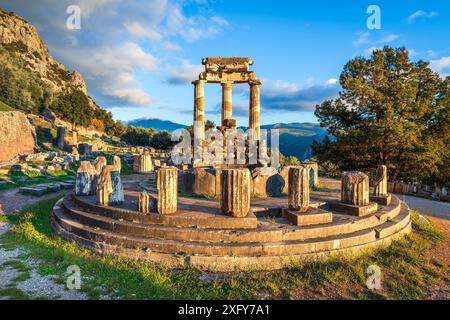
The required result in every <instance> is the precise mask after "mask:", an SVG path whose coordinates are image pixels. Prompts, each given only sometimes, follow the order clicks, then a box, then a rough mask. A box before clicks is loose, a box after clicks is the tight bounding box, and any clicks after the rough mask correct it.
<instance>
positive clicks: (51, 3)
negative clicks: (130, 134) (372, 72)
mask: <svg viewBox="0 0 450 320" xmlns="http://www.w3.org/2000/svg"><path fill="white" fill-rule="evenodd" d="M71 4H76V5H78V6H79V7H80V8H81V14H82V15H81V29H80V30H69V29H67V27H66V20H67V17H68V14H67V13H66V8H67V6H69V5H71ZM372 4H374V5H378V6H379V8H380V9H381V29H380V30H369V29H368V28H367V26H366V20H367V18H368V17H369V16H370V14H367V13H366V10H367V8H368V6H369V5H372ZM0 6H1V7H2V8H4V9H6V10H9V11H14V12H16V13H17V14H18V15H21V16H23V17H24V18H25V19H27V20H28V21H30V22H31V23H33V24H34V25H35V26H36V27H37V29H38V31H39V33H40V34H41V36H42V37H43V39H44V41H45V42H46V43H47V44H48V47H49V51H50V54H51V55H53V56H54V57H55V58H56V59H58V60H59V61H61V62H62V63H64V64H65V65H66V66H67V67H68V68H69V69H71V70H74V69H76V70H79V71H80V72H81V73H82V74H83V76H84V77H85V79H86V82H87V85H88V90H89V94H90V95H91V96H92V97H93V98H94V99H95V100H96V101H97V103H98V104H99V105H101V106H102V107H104V108H106V109H108V110H110V111H111V112H112V113H113V115H114V117H115V118H116V119H121V120H130V119H134V118H140V117H157V118H161V119H168V120H172V121H175V122H179V123H184V124H191V122H192V108H193V86H192V84H191V83H190V82H191V81H192V80H193V79H194V78H196V77H197V75H198V73H199V72H200V71H201V70H202V66H201V59H202V58H203V57H207V56H248V57H251V58H252V59H253V60H254V62H255V63H254V65H253V66H252V70H254V71H255V72H256V74H257V76H258V77H259V78H260V79H261V80H263V86H262V88H261V94H262V115H261V121H262V123H263V124H269V123H275V122H316V121H317V120H316V118H315V117H314V114H313V111H314V106H315V105H316V104H317V103H320V102H321V101H323V100H325V99H329V98H332V97H334V96H336V94H337V92H338V91H339V83H338V82H337V79H339V74H340V72H341V70H342V67H343V66H344V64H345V63H346V62H347V61H348V60H349V59H351V58H353V57H356V56H358V55H363V56H367V55H369V54H370V52H371V50H373V49H374V48H379V47H382V46H383V45H391V46H394V47H398V46H405V47H406V48H407V49H409V50H410V52H411V59H413V60H419V59H424V60H427V61H431V66H432V68H433V69H434V70H435V71H436V72H439V73H440V74H441V75H443V76H444V75H447V74H448V73H449V70H450V41H449V35H450V23H449V22H448V21H449V19H450V17H449V14H450V4H449V3H448V1H446V0H434V1H414V0H402V1H375V0H372V1H364V0H351V1H342V3H339V2H338V1H319V0H318V1H293V0H292V1H282V0H278V1H262V0H260V1H256V0H241V1H237V0H174V1H170V0H148V1H143V0H133V1H124V0H96V1H95V0H94V1H92V0H79V1H76V0H38V1H31V0H29V1H27V0H15V1H7V0H0ZM220 90H221V88H220V86H219V85H214V84H208V85H207V87H206V92H205V102H206V112H207V118H208V119H211V120H214V121H216V123H218V121H219V119H220V109H219V107H220V106H219V105H220ZM233 102H234V115H235V116H236V118H237V121H238V124H239V125H246V124H247V121H248V120H247V108H248V89H247V86H245V85H240V86H235V87H234V92H233Z"/></svg>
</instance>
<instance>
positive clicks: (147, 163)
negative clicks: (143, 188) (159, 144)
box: [133, 152, 153, 173]
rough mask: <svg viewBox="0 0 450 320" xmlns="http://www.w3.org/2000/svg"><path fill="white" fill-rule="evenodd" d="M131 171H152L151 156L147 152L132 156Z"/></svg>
mask: <svg viewBox="0 0 450 320" xmlns="http://www.w3.org/2000/svg"><path fill="white" fill-rule="evenodd" d="M133 171H134V172H136V173H150V172H152V171H153V164H152V157H151V156H150V154H148V153H147V152H144V154H139V155H135V156H134V162H133Z"/></svg>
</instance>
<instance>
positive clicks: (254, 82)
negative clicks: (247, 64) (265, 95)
mask: <svg viewBox="0 0 450 320" xmlns="http://www.w3.org/2000/svg"><path fill="white" fill-rule="evenodd" d="M248 84H249V85H250V86H260V85H262V81H261V80H257V79H255V80H250V81H249V82H248Z"/></svg>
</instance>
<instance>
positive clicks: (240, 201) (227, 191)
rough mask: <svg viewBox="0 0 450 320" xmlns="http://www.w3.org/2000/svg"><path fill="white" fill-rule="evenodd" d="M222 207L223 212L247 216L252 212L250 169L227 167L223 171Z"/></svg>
mask: <svg viewBox="0 0 450 320" xmlns="http://www.w3.org/2000/svg"><path fill="white" fill-rule="evenodd" d="M221 180H222V186H221V197H220V207H221V209H222V213H224V214H227V215H230V216H233V217H238V218H239V217H246V216H247V215H248V214H249V212H250V171H249V170H248V169H226V170H223V171H222V177H221Z"/></svg>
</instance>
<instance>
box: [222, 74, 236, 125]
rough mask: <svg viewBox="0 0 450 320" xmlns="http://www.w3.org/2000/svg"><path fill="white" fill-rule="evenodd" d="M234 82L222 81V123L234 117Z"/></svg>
mask: <svg viewBox="0 0 450 320" xmlns="http://www.w3.org/2000/svg"><path fill="white" fill-rule="evenodd" d="M232 97H233V83H232V82H222V125H224V120H225V119H231V118H232V117H233V100H232V99H233V98H232Z"/></svg>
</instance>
